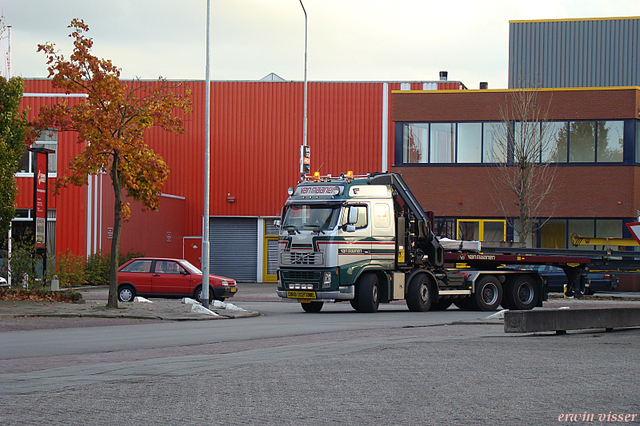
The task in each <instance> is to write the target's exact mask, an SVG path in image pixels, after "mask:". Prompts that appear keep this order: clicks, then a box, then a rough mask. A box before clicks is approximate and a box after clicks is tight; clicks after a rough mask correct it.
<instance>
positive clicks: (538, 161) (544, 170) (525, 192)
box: [485, 89, 566, 244]
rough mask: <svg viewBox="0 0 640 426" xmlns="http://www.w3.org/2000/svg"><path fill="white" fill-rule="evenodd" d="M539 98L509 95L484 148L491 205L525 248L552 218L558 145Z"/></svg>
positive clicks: (531, 92) (530, 93) (536, 93)
mask: <svg viewBox="0 0 640 426" xmlns="http://www.w3.org/2000/svg"><path fill="white" fill-rule="evenodd" d="M540 93H541V92H540V90H539V89H523V90H517V91H512V92H509V93H508V94H507V95H506V98H505V102H504V104H503V105H502V106H501V107H500V115H501V124H500V125H494V126H493V128H494V132H493V136H494V137H493V143H492V145H490V146H489V147H488V149H487V148H485V149H487V150H488V152H489V154H490V155H491V156H492V157H493V158H492V165H491V166H489V167H488V169H487V170H488V171H489V177H490V181H491V183H492V185H493V190H494V191H493V193H492V194H491V196H492V198H493V201H494V203H495V204H496V206H497V207H498V209H499V210H500V211H501V212H502V214H503V215H504V217H505V218H506V219H507V221H508V222H509V223H510V225H511V226H512V227H513V229H514V230H515V232H516V234H517V236H518V240H519V241H520V242H523V243H525V244H530V242H531V238H532V237H533V235H534V233H535V232H536V231H537V230H538V229H540V228H541V227H542V226H543V225H544V223H546V222H547V221H548V219H549V218H550V217H551V216H552V215H553V211H554V205H553V203H551V202H550V195H551V194H552V192H553V191H554V189H555V186H556V183H555V174H556V166H555V164H557V163H556V162H557V153H558V144H559V143H561V139H562V137H561V135H559V134H558V133H557V128H556V127H554V126H551V125H550V123H548V120H547V116H548V111H549V107H550V101H549V102H547V103H545V102H544V101H543V100H542V99H541V96H540ZM565 140H566V139H565Z"/></svg>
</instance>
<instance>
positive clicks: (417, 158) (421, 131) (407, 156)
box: [402, 123, 429, 163]
mask: <svg viewBox="0 0 640 426" xmlns="http://www.w3.org/2000/svg"><path fill="white" fill-rule="evenodd" d="M403 137H404V143H403V146H404V155H403V159H402V160H403V162H404V163H427V162H429V124H428V123H423V124H420V123H416V124H405V125H404V131H403Z"/></svg>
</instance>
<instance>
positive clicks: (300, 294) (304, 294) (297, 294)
mask: <svg viewBox="0 0 640 426" xmlns="http://www.w3.org/2000/svg"><path fill="white" fill-rule="evenodd" d="M287 297H288V298H290V299H315V298H316V292H315V291H287Z"/></svg>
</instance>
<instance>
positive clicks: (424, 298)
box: [407, 274, 434, 312]
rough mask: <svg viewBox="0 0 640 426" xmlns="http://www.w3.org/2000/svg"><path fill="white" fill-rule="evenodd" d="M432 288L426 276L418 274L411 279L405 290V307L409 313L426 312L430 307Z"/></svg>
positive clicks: (432, 295) (432, 294)
mask: <svg viewBox="0 0 640 426" xmlns="http://www.w3.org/2000/svg"><path fill="white" fill-rule="evenodd" d="M433 292H434V288H433V285H432V283H431V280H430V279H429V277H428V276H427V275H426V274H418V275H416V276H415V277H413V278H412V279H411V282H410V283H409V288H408V289H407V307H408V308H409V310H410V311H411V312H426V311H428V310H429V308H430V307H431V302H432V300H433V297H434V293H433Z"/></svg>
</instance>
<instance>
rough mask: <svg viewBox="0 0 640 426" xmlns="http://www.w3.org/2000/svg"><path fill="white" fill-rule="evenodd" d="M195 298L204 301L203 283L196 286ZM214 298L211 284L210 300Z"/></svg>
mask: <svg viewBox="0 0 640 426" xmlns="http://www.w3.org/2000/svg"><path fill="white" fill-rule="evenodd" d="M193 298H194V299H195V300H196V301H197V302H200V303H202V285H201V284H200V285H198V286H197V287H196V289H195V290H194V292H193ZM212 300H213V288H211V286H209V302H211V301H212Z"/></svg>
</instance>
